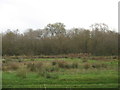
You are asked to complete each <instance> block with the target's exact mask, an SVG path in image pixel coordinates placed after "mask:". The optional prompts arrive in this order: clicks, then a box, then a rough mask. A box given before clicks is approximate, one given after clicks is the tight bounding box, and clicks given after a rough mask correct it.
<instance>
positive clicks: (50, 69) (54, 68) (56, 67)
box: [45, 66, 59, 72]
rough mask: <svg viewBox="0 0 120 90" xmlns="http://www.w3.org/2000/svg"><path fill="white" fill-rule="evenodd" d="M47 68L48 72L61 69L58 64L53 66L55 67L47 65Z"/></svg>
mask: <svg viewBox="0 0 120 90" xmlns="http://www.w3.org/2000/svg"><path fill="white" fill-rule="evenodd" d="M45 70H46V71H47V72H55V71H58V70H59V67H58V66H53V67H51V66H50V67H46V68H45Z"/></svg>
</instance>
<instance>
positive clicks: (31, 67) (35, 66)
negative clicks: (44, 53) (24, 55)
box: [27, 62, 43, 71]
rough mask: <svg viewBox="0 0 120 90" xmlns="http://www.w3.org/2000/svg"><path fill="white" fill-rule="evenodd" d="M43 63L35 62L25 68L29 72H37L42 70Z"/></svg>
mask: <svg viewBox="0 0 120 90" xmlns="http://www.w3.org/2000/svg"><path fill="white" fill-rule="evenodd" d="M42 66H43V63H42V62H37V63H28V64H27V68H28V69H29V70H30V71H39V70H41V69H42Z"/></svg>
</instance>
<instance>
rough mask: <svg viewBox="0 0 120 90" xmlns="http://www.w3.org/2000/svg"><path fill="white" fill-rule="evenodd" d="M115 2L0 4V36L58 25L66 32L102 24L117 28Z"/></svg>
mask: <svg viewBox="0 0 120 90" xmlns="http://www.w3.org/2000/svg"><path fill="white" fill-rule="evenodd" d="M118 1H119V0H0V32H4V31H5V30H7V29H13V30H15V29H19V30H20V32H23V31H25V30H26V29H28V28H32V29H39V28H41V29H42V28H44V27H45V26H46V25H47V24H49V23H55V22H62V23H64V24H65V25H66V29H70V28H73V27H76V28H79V27H81V28H89V26H90V25H91V24H94V23H106V24H107V25H108V26H109V27H110V28H112V29H115V30H117V28H118Z"/></svg>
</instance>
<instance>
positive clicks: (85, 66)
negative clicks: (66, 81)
mask: <svg viewBox="0 0 120 90" xmlns="http://www.w3.org/2000/svg"><path fill="white" fill-rule="evenodd" d="M83 67H84V69H89V68H90V67H91V65H90V64H89V63H85V64H84V66H83Z"/></svg>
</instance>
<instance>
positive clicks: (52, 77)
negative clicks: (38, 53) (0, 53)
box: [2, 57, 118, 88]
mask: <svg viewBox="0 0 120 90" xmlns="http://www.w3.org/2000/svg"><path fill="white" fill-rule="evenodd" d="M100 59H101V60H100ZM2 70H3V73H2V74H3V75H2V76H3V79H2V83H3V88H44V87H46V88H117V87H118V60H117V59H116V58H108V59H104V58H101V57H99V58H97V57H94V58H93V57H92V58H75V57H73V58H69V57H67V58H57V57H56V58H31V59H30V58H27V59H26V58H23V59H22V60H19V59H11V58H10V59H4V60H3V67H2Z"/></svg>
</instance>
